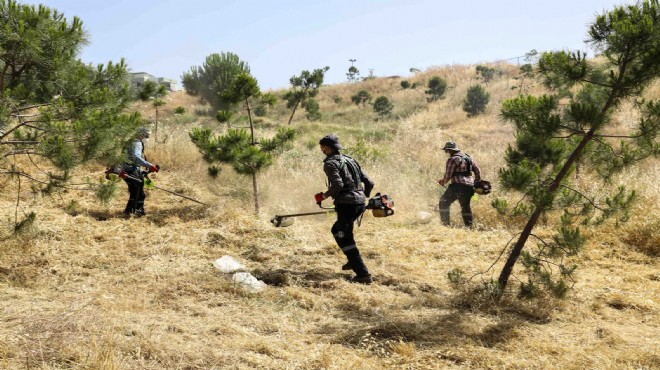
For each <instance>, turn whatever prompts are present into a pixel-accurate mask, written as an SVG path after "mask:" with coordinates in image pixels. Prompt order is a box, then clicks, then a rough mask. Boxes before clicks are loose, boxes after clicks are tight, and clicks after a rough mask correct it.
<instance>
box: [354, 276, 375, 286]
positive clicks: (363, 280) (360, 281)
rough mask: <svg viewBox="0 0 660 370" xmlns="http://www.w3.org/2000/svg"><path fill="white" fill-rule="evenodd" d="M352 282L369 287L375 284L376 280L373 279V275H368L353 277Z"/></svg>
mask: <svg viewBox="0 0 660 370" xmlns="http://www.w3.org/2000/svg"><path fill="white" fill-rule="evenodd" d="M351 282H353V283H358V284H366V285H369V284H371V283H373V282H374V279H372V278H371V274H368V275H362V276H359V275H356V276H353V279H351Z"/></svg>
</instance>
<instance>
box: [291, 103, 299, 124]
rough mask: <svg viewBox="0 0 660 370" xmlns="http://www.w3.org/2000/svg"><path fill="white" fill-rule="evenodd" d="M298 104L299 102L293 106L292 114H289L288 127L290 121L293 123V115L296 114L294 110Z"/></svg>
mask: <svg viewBox="0 0 660 370" xmlns="http://www.w3.org/2000/svg"><path fill="white" fill-rule="evenodd" d="M298 104H300V100H298V102H296V105H294V106H293V112H291V117H289V123H288V124H289V125H290V124H291V121H293V115H294V114H296V109H298Z"/></svg>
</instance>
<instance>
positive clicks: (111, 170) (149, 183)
mask: <svg viewBox="0 0 660 370" xmlns="http://www.w3.org/2000/svg"><path fill="white" fill-rule="evenodd" d="M159 169H160V167H159ZM110 174H115V175H117V176H119V177H121V178H126V179H129V180H132V181H137V182H142V180H140V179H138V178H136V177H133V176H131V175H129V174H127V173H126V172H123V171H121V170H119V169H118V168H116V167H115V168H113V167H110V168H108V169H106V171H105V175H106V178H109V177H108V176H109V175H110ZM144 177H145V179H144V187H145V188H147V189H158V190H162V191H164V192H166V193H169V194H172V195H174V196H177V197H180V198H183V199H188V200H190V201H193V202H195V203H199V204H201V205H204V206H207V205H208V204H206V203H202V202H200V201H198V200H197V199H194V198H191V197H188V196H185V195H183V194H179V193H176V192H174V191H172V190H167V189H163V188H161V187H160V186H156V184H154V182H153V181H152V180H151V179H150V178H149V177H148V176H146V173H145V176H144Z"/></svg>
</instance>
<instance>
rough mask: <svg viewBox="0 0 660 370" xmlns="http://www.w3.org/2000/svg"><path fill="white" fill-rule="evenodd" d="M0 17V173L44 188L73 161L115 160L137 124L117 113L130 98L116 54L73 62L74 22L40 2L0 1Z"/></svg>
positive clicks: (62, 182)
mask: <svg viewBox="0 0 660 370" xmlns="http://www.w3.org/2000/svg"><path fill="white" fill-rule="evenodd" d="M0 18H1V19H2V26H0V158H3V161H0V175H2V176H9V177H11V178H12V179H13V180H14V181H15V182H16V183H17V184H18V189H19V192H20V189H21V179H27V180H28V181H29V182H31V183H32V189H33V191H36V192H43V193H47V192H52V191H55V190H57V189H60V188H62V187H64V186H66V182H67V181H68V180H69V179H70V177H71V173H72V171H73V170H74V168H75V167H76V166H78V165H79V164H81V163H84V162H86V161H90V160H101V161H103V162H106V164H111V163H113V162H115V161H122V160H123V158H121V147H122V144H123V142H124V139H125V138H127V137H128V135H130V134H132V133H133V132H134V130H135V128H136V127H137V126H138V125H139V124H140V123H141V119H140V117H139V116H137V115H130V116H129V115H124V114H122V111H123V109H124V108H125V106H126V103H127V102H129V101H130V100H131V96H130V89H129V86H128V78H127V75H128V72H127V67H126V65H125V64H124V61H123V60H122V61H121V62H119V63H112V62H110V63H108V64H107V65H98V66H96V67H92V66H90V65H86V64H84V63H83V62H81V61H80V60H79V59H78V54H79V52H80V51H81V49H82V47H83V46H84V45H85V44H86V43H87V38H86V35H85V32H84V31H83V23H82V21H81V20H80V19H78V18H76V17H74V18H73V19H72V20H71V21H69V20H67V19H66V18H64V16H63V14H61V13H59V12H58V11H56V10H53V9H50V8H48V7H45V6H43V5H39V6H38V7H35V6H33V5H22V4H19V3H17V2H15V1H5V0H2V1H0ZM18 158H26V159H27V160H25V161H20V160H18ZM14 159H16V160H14ZM19 199H20V194H19ZM17 208H18V207H17ZM29 218H30V217H28V218H27V219H29ZM15 224H16V225H17V226H18V225H19V224H21V223H20V222H19V221H18V217H17V219H16V223H15Z"/></svg>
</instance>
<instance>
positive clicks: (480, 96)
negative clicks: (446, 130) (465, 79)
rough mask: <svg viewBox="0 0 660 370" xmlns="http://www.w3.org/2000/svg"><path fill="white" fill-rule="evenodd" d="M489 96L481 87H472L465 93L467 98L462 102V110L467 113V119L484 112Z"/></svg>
mask: <svg viewBox="0 0 660 370" xmlns="http://www.w3.org/2000/svg"><path fill="white" fill-rule="evenodd" d="M489 99H490V94H489V93H487V92H486V90H485V89H484V88H483V87H481V85H472V86H470V88H469V89H468V91H467V96H466V98H465V101H464V102H463V110H464V111H465V112H467V114H468V117H472V116H476V115H479V114H481V113H484V112H486V106H487V105H488V100H489Z"/></svg>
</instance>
